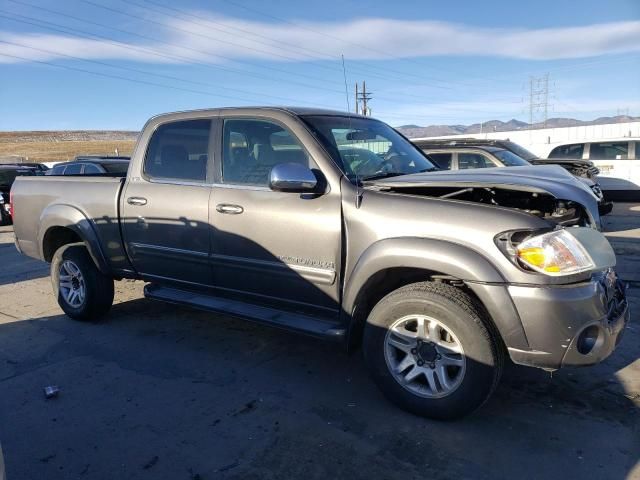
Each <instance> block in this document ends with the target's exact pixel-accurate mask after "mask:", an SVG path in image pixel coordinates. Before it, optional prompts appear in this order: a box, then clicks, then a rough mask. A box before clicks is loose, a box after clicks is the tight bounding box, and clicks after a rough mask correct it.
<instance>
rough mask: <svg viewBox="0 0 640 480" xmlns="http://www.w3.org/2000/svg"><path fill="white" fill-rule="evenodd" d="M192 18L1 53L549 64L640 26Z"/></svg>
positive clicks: (612, 48)
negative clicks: (147, 35) (119, 37)
mask: <svg viewBox="0 0 640 480" xmlns="http://www.w3.org/2000/svg"><path fill="white" fill-rule="evenodd" d="M192 15H193V16H194V17H197V18H198V19H199V20H197V21H194V20H191V18H192V17H189V18H190V19H189V20H185V19H183V18H184V17H182V18H171V19H168V20H167V21H166V27H164V28H158V27H157V25H156V26H155V27H153V29H152V30H150V31H151V32H152V34H153V36H154V37H155V38H158V39H162V41H158V42H153V41H150V40H149V41H145V42H137V43H135V42H134V43H126V42H120V43H118V42H107V41H105V40H86V39H80V38H77V37H72V36H65V35H48V34H42V33H26V34H16V33H7V32H4V33H3V32H0V40H4V41H7V42H13V43H16V44H22V45H27V46H30V47H33V48H26V47H21V46H16V45H7V44H2V45H1V48H0V54H1V53H6V54H8V55H14V56H17V57H23V58H24V59H27V61H28V60H41V61H50V60H55V59H58V58H64V57H63V56H61V55H59V54H56V53H55V52H59V53H64V54H66V55H72V56H77V57H81V58H84V59H119V60H138V61H145V62H155V63H167V62H171V63H180V62H181V61H187V60H196V61H207V62H226V61H229V60H240V59H243V60H269V61H276V62H301V61H311V60H319V59H325V60H329V59H331V60H335V59H337V58H339V56H340V55H341V54H344V55H345V57H347V58H348V59H351V60H358V59H363V60H372V59H375V60H383V59H388V58H393V57H404V58H409V57H428V56H442V55H458V56H460V55H468V56H487V57H507V58H514V59H526V60H555V59H568V58H583V57H592V56H597V55H606V54H620V53H633V52H640V21H628V22H612V23H601V24H594V25H587V26H579V27H558V28H542V29H504V28H477V27H473V26H469V25H463V24H456V23H447V22H435V21H424V20H416V21H410V20H393V19H383V18H365V19H356V20H350V21H341V22H296V23H266V22H256V21H246V20H241V19H237V18H229V17H223V16H218V15H212V14H211V13H210V12H208V13H205V12H193V13H192ZM158 18H159V17H158ZM163 23H164V21H163ZM141 25H142V24H141ZM34 48H38V49H40V51H38V50H34ZM42 50H46V51H47V52H44V51H42ZM51 52H53V53H51ZM19 61H24V60H21V59H16V58H11V57H2V56H0V62H4V63H14V62H19Z"/></svg>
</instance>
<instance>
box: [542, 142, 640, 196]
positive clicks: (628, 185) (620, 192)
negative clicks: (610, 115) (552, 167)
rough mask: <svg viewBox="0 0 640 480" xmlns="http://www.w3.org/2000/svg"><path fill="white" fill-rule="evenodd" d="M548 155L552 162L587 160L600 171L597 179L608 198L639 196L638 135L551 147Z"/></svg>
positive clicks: (639, 146)
mask: <svg viewBox="0 0 640 480" xmlns="http://www.w3.org/2000/svg"><path fill="white" fill-rule="evenodd" d="M548 157H549V158H550V159H553V161H556V160H558V159H563V160H565V159H568V160H575V159H582V160H583V161H590V162H592V163H593V164H594V165H595V166H596V167H597V168H598V170H599V171H600V173H599V175H598V178H599V182H600V184H601V186H602V189H603V190H604V192H605V195H606V196H607V197H608V198H611V199H614V200H615V199H620V200H637V199H640V140H638V139H637V138H620V139H612V140H598V141H589V142H571V143H566V144H562V145H558V146H555V147H553V148H552V150H551V151H550V152H549V155H548Z"/></svg>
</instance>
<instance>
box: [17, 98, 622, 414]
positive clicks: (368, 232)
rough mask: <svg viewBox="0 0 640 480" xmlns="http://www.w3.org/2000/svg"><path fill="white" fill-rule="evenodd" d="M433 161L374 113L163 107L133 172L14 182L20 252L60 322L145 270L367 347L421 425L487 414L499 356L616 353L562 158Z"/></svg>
mask: <svg viewBox="0 0 640 480" xmlns="http://www.w3.org/2000/svg"><path fill="white" fill-rule="evenodd" d="M435 170H437V168H436V167H434V165H433V164H432V163H430V162H429V160H428V158H427V157H425V156H424V155H423V154H422V153H421V152H420V151H419V150H418V149H417V148H416V147H414V146H413V145H412V144H411V143H410V142H409V141H408V140H407V139H405V138H404V137H403V136H402V135H400V134H399V133H398V132H396V131H395V130H394V129H392V128H391V127H389V126H388V125H386V124H384V123H382V122H380V121H377V120H374V119H371V118H367V117H361V116H357V115H350V114H346V113H342V112H332V111H325V110H313V109H294V108H266V107H265V108H230V109H217V110H201V111H192V112H180V113H173V114H167V115H160V116H157V117H154V118H152V119H151V120H150V121H149V122H148V123H147V124H146V126H145V127H144V130H143V131H142V134H141V135H140V137H139V140H138V143H137V145H136V147H135V151H134V153H133V156H132V159H131V164H130V167H129V171H128V173H127V175H126V178H119V177H110V176H94V177H73V176H60V177H56V176H48V177H32V178H29V177H24V178H19V179H18V180H17V181H16V182H15V185H14V187H13V189H12V195H11V201H12V211H13V212H14V222H15V237H16V245H17V248H18V249H19V250H20V251H21V252H22V253H24V254H26V255H29V256H32V257H35V258H39V259H43V260H45V261H47V262H50V263H51V278H52V282H53V289H54V292H55V295H56V296H57V298H58V303H59V304H60V306H61V308H62V309H63V310H64V311H65V312H66V313H67V315H69V316H70V317H72V318H75V319H79V320H93V319H96V318H99V317H100V316H102V315H104V314H105V313H106V312H107V311H108V310H109V308H110V306H111V304H112V301H113V291H114V290H113V285H114V283H113V281H114V279H115V280H118V279H122V278H132V279H140V280H143V281H145V282H148V284H147V285H146V286H145V295H146V296H147V297H149V298H153V299H157V300H162V301H166V302H171V303H175V304H181V305H188V306H193V307H196V308H199V309H205V310H209V311H213V312H223V313H226V314H229V315H231V316H235V317H239V318H245V319H250V320H253V321H258V322H262V323H264V324H269V325H272V326H276V327H281V328H286V329H290V330H295V331H299V332H303V333H307V334H311V335H314V336H317V337H322V338H325V339H328V340H333V341H337V342H342V343H343V344H344V345H345V347H346V348H349V349H351V350H353V349H356V348H358V347H362V349H363V351H364V355H365V358H366V362H367V364H368V367H369V369H370V371H371V374H372V376H373V378H374V380H375V382H376V383H377V384H378V385H379V387H380V388H381V390H382V391H383V392H384V394H385V395H386V396H387V397H388V398H390V399H391V400H392V401H393V402H395V403H396V404H398V405H399V406H401V407H402V408H404V409H406V410H409V411H411V412H414V413H416V414H419V415H424V416H428V417H432V418H443V419H444V418H455V417H459V416H462V415H464V414H467V413H469V412H471V411H473V410H475V409H476V408H478V407H479V406H480V405H482V404H483V403H484V402H485V401H486V400H487V399H488V398H489V396H490V394H491V393H492V391H493V390H494V388H495V387H496V385H497V383H498V381H499V379H500V375H501V371H502V367H503V364H504V361H505V360H506V358H507V357H510V358H511V360H513V361H514V362H516V363H519V364H523V365H529V366H532V367H538V368H544V369H548V370H554V369H558V368H560V367H563V366H573V365H590V364H594V363H597V362H600V361H602V360H603V359H605V358H606V357H607V356H609V355H610V354H611V353H612V352H613V350H614V349H615V347H616V345H617V344H618V342H619V340H620V338H621V334H622V332H623V329H624V327H625V325H626V323H627V322H628V320H629V308H628V305H627V300H626V298H625V289H624V288H623V285H622V283H621V282H620V281H619V280H618V278H617V277H616V274H615V272H614V270H613V267H614V266H615V255H614V253H613V250H612V249H611V246H610V245H609V243H608V242H607V240H606V239H605V237H604V236H603V235H602V234H601V233H600V232H599V231H598V229H597V222H598V218H597V207H596V206H595V202H594V205H592V206H589V205H588V202H589V201H590V200H589V198H591V199H593V198H594V197H593V196H592V195H591V194H590V192H589V191H588V189H584V188H583V187H581V186H580V185H579V183H580V182H576V181H575V180H574V179H573V177H572V176H571V175H570V174H569V173H567V172H566V171H565V170H564V169H562V168H561V167H555V168H554V167H530V168H528V167H522V168H521V169H506V168H503V169H500V168H496V169H483V171H482V172H478V171H472V170H469V171H466V172H442V171H441V172H438V171H435ZM585 192H586V193H585ZM589 195H591V197H589ZM593 209H595V212H594V211H593Z"/></svg>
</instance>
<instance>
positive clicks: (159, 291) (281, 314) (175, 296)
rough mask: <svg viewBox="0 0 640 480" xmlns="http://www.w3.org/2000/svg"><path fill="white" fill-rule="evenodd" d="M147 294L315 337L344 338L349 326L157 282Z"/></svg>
mask: <svg viewBox="0 0 640 480" xmlns="http://www.w3.org/2000/svg"><path fill="white" fill-rule="evenodd" d="M144 296H145V297H147V298H150V299H153V300H160V301H163V302H168V303H174V304H177V305H185V306H188V307H193V308H198V309H200V310H207V311H209V312H215V313H226V314H227V315H232V316H234V317H239V318H243V319H245V320H251V321H255V322H259V323H263V324H266V325H271V326H274V327H278V328H283V329H285V330H293V331H296V332H300V333H305V334H307V335H312V336H314V337H322V338H325V339H328V340H333V341H341V340H344V339H345V337H346V330H345V329H344V328H343V327H342V325H341V324H340V323H338V322H336V321H331V320H319V319H318V318H316V317H311V316H309V315H304V314H301V313H295V312H288V311H284V310H278V309H276V308H270V307H263V306H259V305H254V304H251V303H243V302H239V301H237V300H231V299H229V298H224V297H216V296H212V295H207V294H204V293H199V292H191V291H187V290H180V289H177V288H171V287H165V286H161V285H156V284H153V283H151V284H148V285H146V286H145V287H144Z"/></svg>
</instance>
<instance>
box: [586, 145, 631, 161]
mask: <svg viewBox="0 0 640 480" xmlns="http://www.w3.org/2000/svg"><path fill="white" fill-rule="evenodd" d="M628 158H629V143H628V142H600V143H592V144H591V147H590V148H589V159H590V160H627V159H628Z"/></svg>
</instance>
